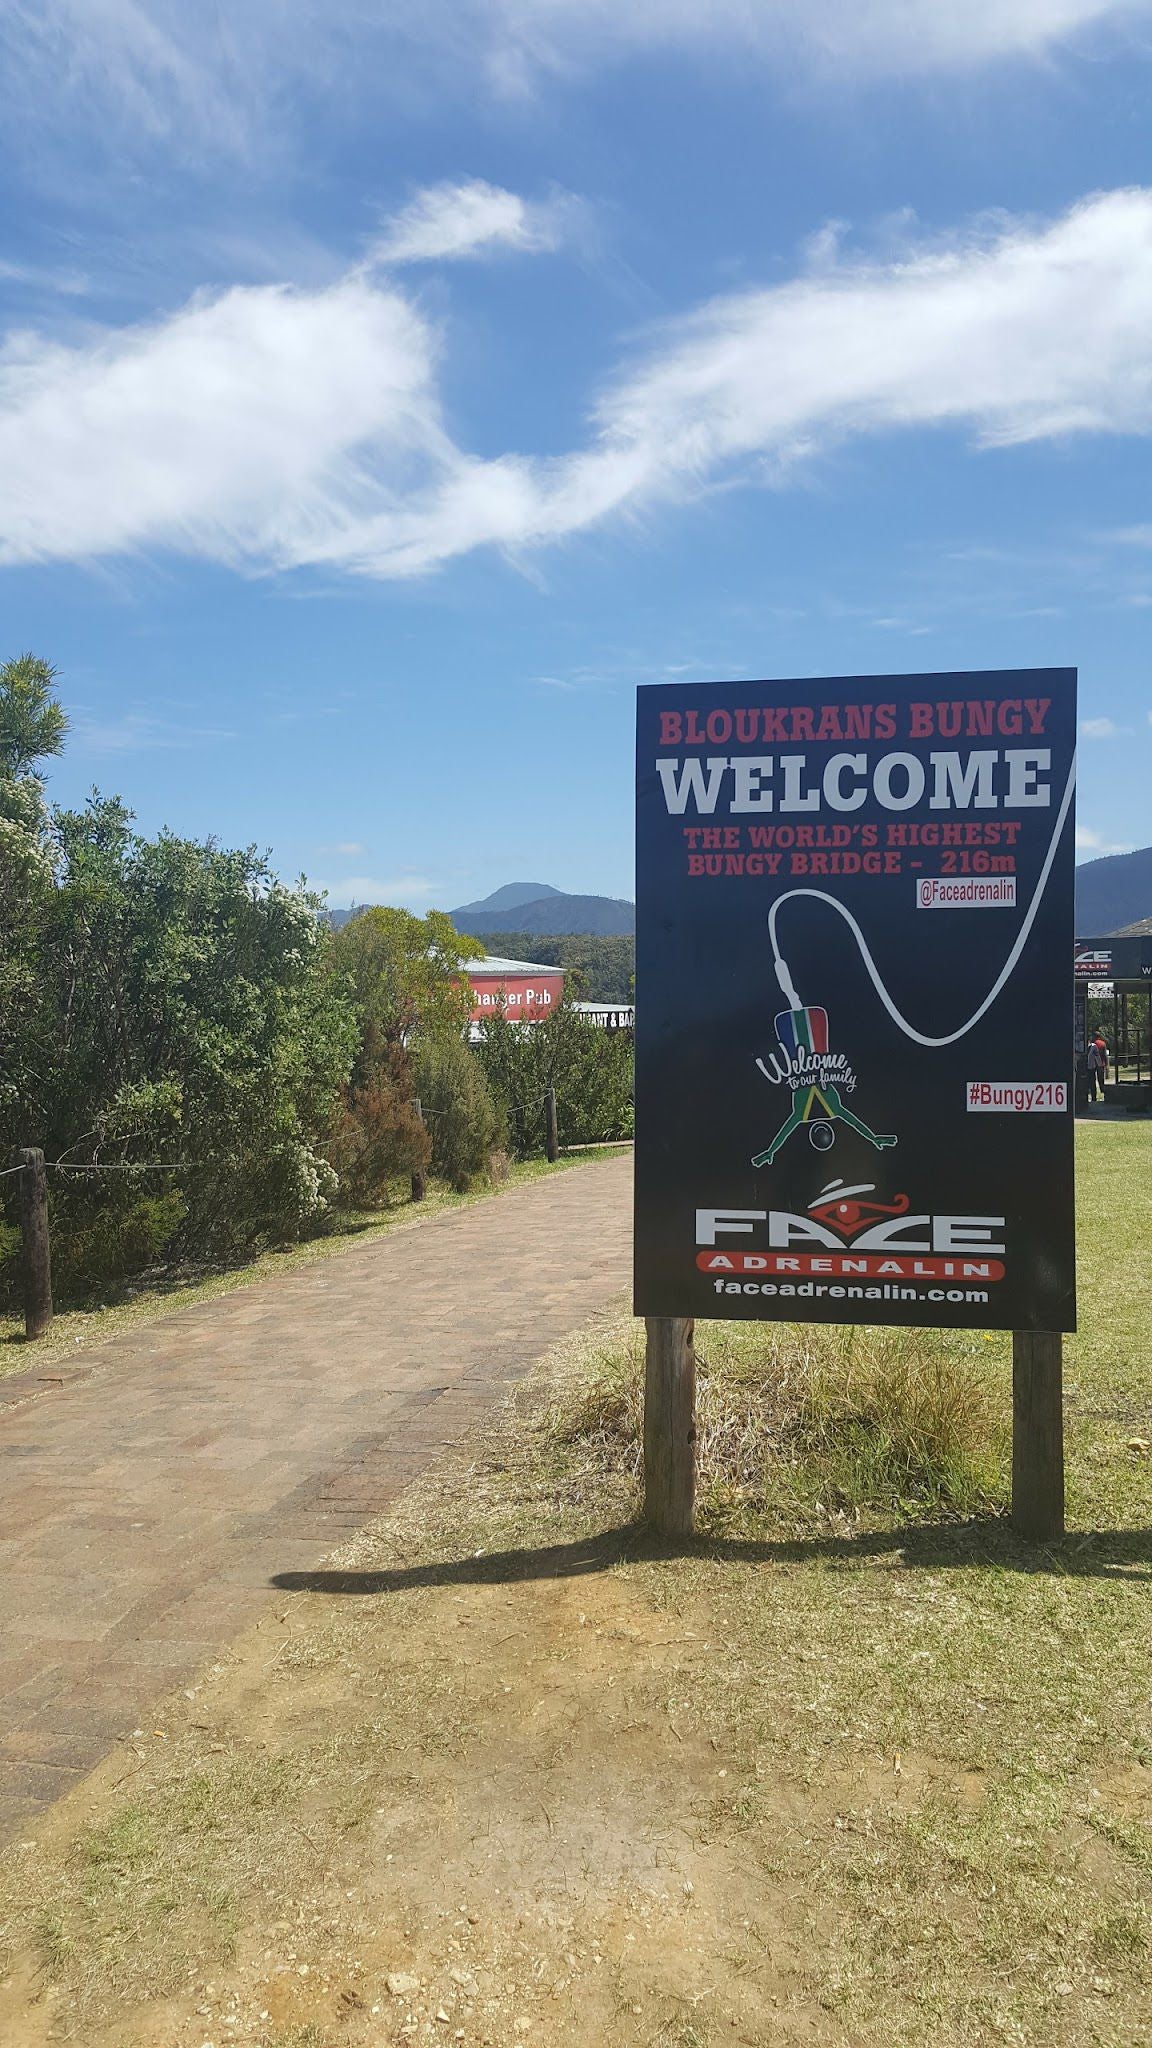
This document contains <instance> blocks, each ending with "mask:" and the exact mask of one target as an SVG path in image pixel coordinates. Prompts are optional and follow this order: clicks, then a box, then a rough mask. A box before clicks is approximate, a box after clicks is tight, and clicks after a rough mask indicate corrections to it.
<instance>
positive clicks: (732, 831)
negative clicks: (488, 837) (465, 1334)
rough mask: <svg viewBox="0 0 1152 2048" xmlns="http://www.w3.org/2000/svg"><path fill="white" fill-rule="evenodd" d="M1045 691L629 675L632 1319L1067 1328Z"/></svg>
mask: <svg viewBox="0 0 1152 2048" xmlns="http://www.w3.org/2000/svg"><path fill="white" fill-rule="evenodd" d="M1075 687H1076V677H1075V671H1074V670H1071V669H1055V670H1038V669H1029V670H1021V671H995V672H991V673H975V674H972V673H968V674H965V673H961V674H944V675H921V676H884V677H847V678H845V677H837V678H833V679H826V680H817V681H811V680H808V681H802V682H754V683H723V684H709V685H684V686H679V685H678V686H676V687H675V688H664V687H659V688H650V689H642V690H640V692H639V693H638V726H637V798H638V802H637V1003H636V1027H637V1038H636V1055H637V1124H636V1309H637V1313H639V1314H642V1315H659V1316H696V1317H701V1316H722V1317H770V1318H777V1319H780V1320H787V1321H801V1320H810V1321H814V1322H829V1323H853V1322H863V1323H903V1324H934V1325H942V1326H946V1327H954V1326H964V1325H970V1326H975V1327H985V1328H1003V1329H1016V1330H1052V1331H1059V1330H1070V1329H1073V1328H1074V1327H1075V1268H1074V1248H1073V1169H1072V1138H1073V1123H1072V1089H1071V1072H1070V1068H1071V1030H1072V1015H1071V1011H1072V1003H1071V990H1070V988H1069V975H1068V960H1069V956H1070V953H1071V949H1072V942H1073V916H1072V893H1073V830H1074V817H1073V799H1072V780H1073V763H1074V753H1075V730H1076V712H1075ZM829 899H831V900H829ZM770 913H774V930H775V942H776V943H775V949H774V947H773V943H772V933H771V932H770ZM1025 927H1027V933H1026V937H1025V938H1024V942H1023V945H1022V946H1019V947H1018V942H1019V940H1020V938H1021V934H1022V932H1023V931H1024V930H1025ZM1014 950H1015V951H1017V957H1016V959H1015V962H1014V965H1013V966H1012V969H1011V971H1010V973H1009V974H1008V976H1007V979H1006V980H1005V982H1004V985H1003V986H1002V988H1001V989H1000V991H999V993H998V994H997V995H996V996H995V999H994V1000H993V1001H992V1002H991V1004H990V1005H988V1007H987V1008H986V1009H985V1010H984V1012H983V1014H982V1015H980V1016H979V1017H977V1019H976V1021H975V1022H972V1023H971V1024H969V1020H971V1019H972V1018H973V1017H974V1016H975V1015H976V1013H977V1012H978V1011H980V1010H981V1007H982V1005H983V1004H984V1003H985V999H986V998H987V996H988V995H989V993H990V991H991V990H992V989H993V988H994V987H995V985H996V983H997V981H998V980H999V979H1000V977H1001V975H1002V973H1003V971H1004V968H1005V966H1006V964H1007V963H1008V961H1009V959H1010V957H1011V956H1012V954H1013V952H1014ZM865 953H867V954H869V955H870V956H871V961H872V971H871V972H870V970H869V966H868V963H867V960H866V958H865ZM966 1025H967V1026H969V1028H967V1029H964V1028H963V1027H965V1026H966ZM957 1033H959V1034H960V1035H959V1036H957V1035H955V1034H957ZM926 1039H927V1040H933V1039H948V1040H951V1042H950V1043H945V1044H932V1043H924V1042H923V1041H924V1040H926Z"/></svg>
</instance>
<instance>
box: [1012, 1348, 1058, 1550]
mask: <svg viewBox="0 0 1152 2048" xmlns="http://www.w3.org/2000/svg"><path fill="white" fill-rule="evenodd" d="M1012 1521H1013V1525H1014V1527H1015V1528H1016V1529H1017V1531H1018V1532H1019V1534H1020V1535H1021V1536H1026V1537H1028V1538H1029V1539H1030V1541H1032V1542H1034V1543H1049V1542H1052V1541H1053V1540H1054V1538H1056V1537H1058V1536H1062V1535H1063V1534H1064V1384H1063V1340H1062V1338H1061V1337H1060V1335H1059V1333H1058V1332H1057V1331H1049V1330H1014V1331H1013V1333H1012Z"/></svg>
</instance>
